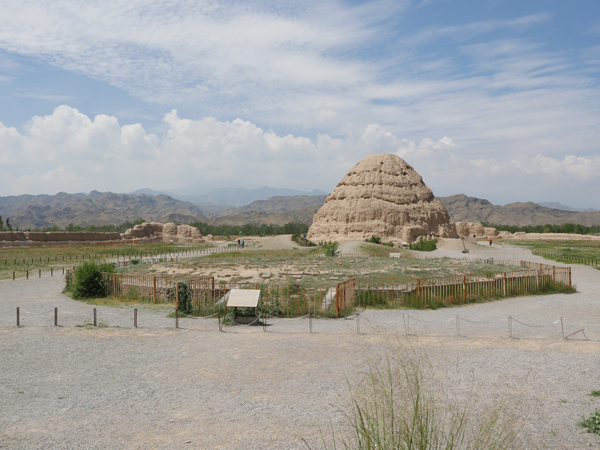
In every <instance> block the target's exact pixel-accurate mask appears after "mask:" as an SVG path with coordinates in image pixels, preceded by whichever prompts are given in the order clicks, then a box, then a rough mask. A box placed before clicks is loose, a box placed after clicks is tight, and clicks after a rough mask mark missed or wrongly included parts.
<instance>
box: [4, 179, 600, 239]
mask: <svg viewBox="0 0 600 450" xmlns="http://www.w3.org/2000/svg"><path fill="white" fill-rule="evenodd" d="M261 189H262V188H261ZM268 189H273V188H268ZM219 191H225V192H219ZM244 191H254V190H241V191H240V190H236V189H231V190H229V191H228V190H218V191H213V192H214V193H215V194H214V195H215V196H216V198H221V200H220V201H224V200H223V198H225V197H227V196H228V195H230V196H231V195H233V197H229V198H230V199H231V198H233V199H234V200H232V201H235V202H238V203H243V202H244V201H247V200H243V199H247V198H250V197H244V195H246V194H248V193H247V192H244ZM284 191H285V192H290V191H291V192H296V191H292V190H284ZM236 192H237V193H238V194H239V193H240V192H241V193H242V194H243V195H240V196H238V197H235V196H234V193H236ZM262 192H263V193H265V192H268V191H267V190H265V191H262ZM221 194H223V195H224V196H225V197H219V196H220V195H221ZM252 195H257V193H256V192H255V193H253V194H252ZM265 195H266V194H265ZM325 198H326V195H291V196H281V195H280V196H273V197H271V198H269V199H266V200H256V201H253V202H251V203H250V204H247V205H243V206H239V207H235V206H229V205H215V204H213V203H207V202H204V203H199V204H194V203H192V202H189V201H183V200H180V199H176V198H173V197H171V196H168V195H165V194H158V195H149V194H148V193H137V194H114V193H111V192H104V193H102V192H98V191H92V192H90V193H89V194H66V193H64V192H61V193H58V194H56V195H19V196H10V197H0V216H2V217H4V218H5V219H6V218H7V217H9V218H10V221H11V224H12V226H13V227H16V226H18V227H19V228H20V229H28V228H42V227H47V226H50V225H52V224H54V225H57V226H60V227H66V226H67V225H69V224H70V223H73V224H74V225H81V226H86V225H92V224H94V225H107V224H115V225H116V224H121V223H123V222H126V221H133V220H136V219H140V218H142V219H144V220H146V221H159V222H177V223H192V222H197V221H198V222H207V223H209V224H211V225H218V224H228V225H241V224H245V223H266V224H276V225H283V224H285V223H287V222H297V223H305V224H307V225H310V224H311V223H312V218H313V215H314V214H315V212H316V211H317V210H318V209H319V208H320V207H321V206H322V205H323V203H324V202H325ZM438 198H439V200H440V201H441V202H442V203H443V204H444V205H445V206H446V208H447V209H448V213H449V215H450V217H451V218H452V219H453V220H454V221H456V222H487V223H491V224H501V225H518V226H523V225H545V224H562V223H567V222H570V223H579V224H582V225H587V226H591V225H598V224H600V211H592V212H585V211H584V212H581V211H568V210H565V209H557V208H548V207H545V206H542V205H539V204H536V203H532V202H527V203H511V204H509V205H504V206H497V205H493V204H492V203H490V202H489V201H487V200H484V199H480V198H476V197H468V196H466V195H463V194H460V195H453V196H450V197H438ZM561 206H564V205H561Z"/></svg>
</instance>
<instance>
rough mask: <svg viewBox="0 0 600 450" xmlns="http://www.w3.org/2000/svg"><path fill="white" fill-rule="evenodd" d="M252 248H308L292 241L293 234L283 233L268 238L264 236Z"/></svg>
mask: <svg viewBox="0 0 600 450" xmlns="http://www.w3.org/2000/svg"><path fill="white" fill-rule="evenodd" d="M251 248H252V249H255V250H258V249H260V250H289V249H293V248H306V247H301V246H299V245H298V244H296V243H295V242H294V241H292V235H291V234H282V235H280V236H273V237H268V238H262V239H261V240H260V241H259V242H257V243H256V245H254V246H253V247H251Z"/></svg>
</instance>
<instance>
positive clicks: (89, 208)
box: [0, 191, 203, 229]
mask: <svg viewBox="0 0 600 450" xmlns="http://www.w3.org/2000/svg"><path fill="white" fill-rule="evenodd" d="M0 215H1V216H2V217H5V218H6V217H9V218H10V222H11V225H12V226H13V227H16V226H18V227H19V228H20V229H27V228H41V227H46V226H49V225H51V224H52V223H54V225H58V226H60V227H65V226H67V225H69V224H70V223H73V224H75V225H81V226H85V225H108V224H115V225H116V224H120V223H123V222H126V221H132V220H136V219H140V218H143V219H145V220H147V221H168V219H169V218H173V217H177V218H179V220H180V223H182V222H183V220H185V221H186V222H193V221H196V220H202V218H203V213H202V211H201V210H200V208H198V207H197V206H196V205H193V204H191V203H189V202H183V201H181V200H176V199H174V198H172V197H169V196H167V195H157V196H150V195H145V194H139V195H131V194H113V193H111V192H105V193H102V192H98V191H92V192H90V193H89V194H87V195H86V194H66V193H64V192H61V193H58V194H56V195H18V196H10V197H0Z"/></svg>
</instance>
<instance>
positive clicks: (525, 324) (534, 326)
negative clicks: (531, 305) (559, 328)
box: [512, 317, 560, 328]
mask: <svg viewBox="0 0 600 450" xmlns="http://www.w3.org/2000/svg"><path fill="white" fill-rule="evenodd" d="M512 320H513V321H514V322H517V323H520V324H521V325H524V326H526V327H530V328H548V327H551V326H552V325H556V324H557V323H560V320H558V321H556V322H552V324H550V325H529V324H527V323H523V322H521V321H519V320H517V319H515V318H514V317H513V318H512Z"/></svg>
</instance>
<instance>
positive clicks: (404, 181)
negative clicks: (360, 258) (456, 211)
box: [308, 153, 458, 243]
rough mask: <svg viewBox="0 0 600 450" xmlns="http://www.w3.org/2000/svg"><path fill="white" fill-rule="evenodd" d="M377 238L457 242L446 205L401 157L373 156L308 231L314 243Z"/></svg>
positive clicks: (360, 165) (348, 177)
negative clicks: (430, 239) (444, 239)
mask: <svg viewBox="0 0 600 450" xmlns="http://www.w3.org/2000/svg"><path fill="white" fill-rule="evenodd" d="M372 235H375V236H379V237H381V238H383V239H384V240H387V241H393V242H396V243H399V242H414V241H415V240H417V239H418V238H419V237H420V236H423V237H430V238H431V237H444V238H456V237H458V235H457V232H456V226H455V224H454V222H453V221H452V220H451V219H450V216H449V215H448V211H447V210H446V208H445V206H444V205H443V204H442V202H440V201H439V200H438V199H437V198H435V196H434V195H433V192H432V191H431V189H429V188H428V187H427V186H426V185H425V183H423V179H422V178H421V176H420V175H419V174H418V173H417V172H416V171H415V169H413V168H412V167H411V166H410V165H409V164H407V163H406V162H405V161H404V160H403V159H402V158H400V157H398V156H396V155H392V154H383V153H378V154H373V155H370V156H367V157H366V158H364V159H363V160H362V161H360V162H359V163H358V164H356V166H354V168H352V170H350V171H349V172H348V173H347V174H346V176H345V177H344V178H343V179H342V181H340V182H339V183H338V185H337V186H336V188H335V189H334V190H333V192H332V193H331V194H329V196H327V199H326V200H325V204H324V205H323V206H322V207H321V209H319V210H318V211H317V213H316V214H315V216H314V218H313V224H312V225H311V227H310V229H309V230H308V238H309V239H310V240H312V241H315V242H317V241H354V240H363V239H367V238H369V237H371V236H372Z"/></svg>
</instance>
